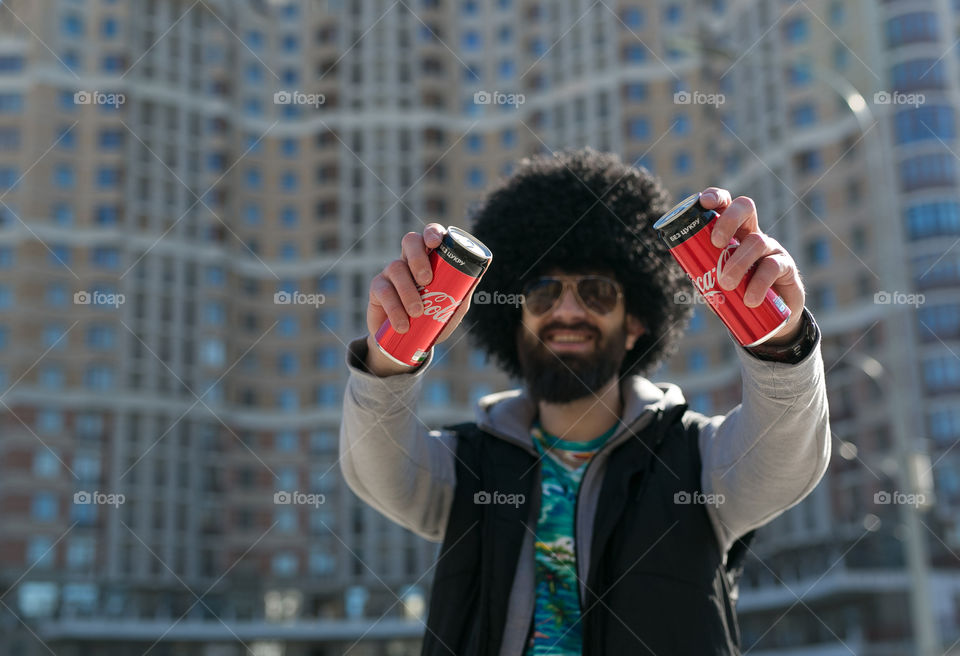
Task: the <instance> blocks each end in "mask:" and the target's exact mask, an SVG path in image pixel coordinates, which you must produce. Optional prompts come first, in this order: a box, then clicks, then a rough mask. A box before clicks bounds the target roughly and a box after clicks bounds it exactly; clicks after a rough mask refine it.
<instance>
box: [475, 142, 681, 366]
mask: <svg viewBox="0 0 960 656" xmlns="http://www.w3.org/2000/svg"><path fill="white" fill-rule="evenodd" d="M669 209H670V199H669V197H668V195H667V193H666V191H665V190H664V188H663V186H662V185H661V184H660V182H659V180H658V179H657V178H656V177H654V176H653V175H652V174H651V173H650V172H649V171H647V170H646V169H644V168H635V167H632V166H628V165H626V164H624V163H623V162H622V161H621V160H620V159H619V157H617V156H616V155H614V154H610V153H599V152H597V151H595V150H592V149H590V148H586V149H582V150H574V151H563V152H560V153H556V154H554V155H550V156H547V155H541V156H537V157H534V158H527V159H523V160H522V161H520V162H519V166H518V167H517V169H516V171H515V172H514V173H513V175H511V176H510V177H509V178H507V179H505V180H503V181H502V182H501V183H500V184H499V185H498V186H497V187H496V188H494V189H493V190H492V191H491V192H490V193H489V194H488V195H487V196H486V198H485V199H484V200H483V202H482V203H481V204H480V205H479V207H478V209H477V210H476V212H475V214H474V216H473V221H472V228H471V231H472V233H473V234H474V235H475V236H476V237H477V239H479V240H480V241H482V242H483V243H484V244H486V246H487V247H488V248H489V249H490V250H491V251H492V252H493V262H492V263H491V264H490V267H489V269H488V270H487V271H486V273H485V274H484V275H483V278H482V279H481V280H480V283H479V285H478V286H477V289H476V292H486V293H487V294H489V295H490V296H489V297H490V298H495V297H496V296H495V294H519V293H521V292H522V290H523V288H524V285H525V284H526V283H527V282H528V281H530V280H532V279H534V278H536V277H538V276H541V275H544V274H545V273H546V272H548V271H550V270H551V269H559V270H561V271H566V272H570V273H582V272H585V271H591V270H592V271H607V272H610V273H611V274H613V276H614V277H615V278H616V279H617V280H618V281H619V282H620V283H621V284H622V285H623V288H624V296H625V303H626V311H627V312H628V313H629V314H632V315H633V316H635V317H637V318H638V319H640V321H641V322H642V323H643V324H644V326H645V327H646V332H645V333H644V334H643V335H642V336H641V337H640V339H638V340H637V342H636V344H635V345H634V347H633V348H632V349H631V350H630V351H629V352H628V353H627V354H626V356H625V357H624V361H623V364H622V366H621V368H620V376H621V377H623V376H627V375H633V374H639V375H646V374H648V373H649V372H652V371H653V370H655V369H656V367H657V366H658V365H659V364H660V363H661V362H662V361H663V360H664V359H666V358H668V357H669V356H670V355H671V354H672V353H673V352H674V351H675V350H676V347H677V342H678V340H679V339H680V337H682V335H683V332H684V330H685V329H686V326H687V323H688V322H689V320H690V317H691V315H692V314H693V306H692V305H691V304H689V303H681V302H678V301H677V298H676V296H677V294H678V293H680V292H685V293H686V294H687V295H688V297H689V296H690V295H692V293H693V287H692V285H691V283H690V281H689V280H688V278H687V276H686V274H685V273H684V271H683V270H682V269H681V268H680V266H679V265H678V264H677V263H676V261H675V260H674V259H673V257H672V256H671V255H670V253H669V251H668V250H667V248H666V246H665V245H664V243H663V241H662V240H661V239H660V237H659V236H658V234H657V231H656V230H654V229H653V224H654V223H655V222H656V220H657V219H658V218H660V216H662V215H663V214H664V213H665V212H666V211H667V210H669ZM474 298H476V296H475V297H474ZM521 315H522V309H521V306H519V305H516V304H507V303H486V304H479V303H476V302H474V303H473V304H471V307H470V312H469V317H468V321H467V322H466V325H470V326H471V328H470V334H471V338H472V339H473V341H474V343H475V344H476V345H477V346H479V347H480V348H481V349H483V350H484V351H486V352H487V354H488V357H489V358H492V359H493V360H494V361H495V362H496V363H497V364H498V365H499V366H500V367H501V368H502V369H503V370H504V371H505V372H506V373H507V374H508V375H510V376H512V377H514V378H515V379H518V380H519V379H521V378H522V371H521V367H520V362H519V357H518V354H517V329H518V327H519V325H520V321H521Z"/></svg>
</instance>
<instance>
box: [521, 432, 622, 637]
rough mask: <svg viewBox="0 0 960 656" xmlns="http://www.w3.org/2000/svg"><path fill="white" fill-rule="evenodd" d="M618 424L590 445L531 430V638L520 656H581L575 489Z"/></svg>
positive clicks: (589, 443)
mask: <svg viewBox="0 0 960 656" xmlns="http://www.w3.org/2000/svg"><path fill="white" fill-rule="evenodd" d="M617 425H618V424H614V425H613V426H612V427H611V428H610V430H608V431H607V432H606V433H604V434H603V435H601V436H600V437H597V438H595V439H593V440H590V441H589V442H571V441H568V440H561V439H560V438H559V437H556V436H555V435H551V434H549V433H547V432H545V431H544V430H543V429H542V428H541V426H540V424H539V422H535V423H534V425H533V427H532V428H531V430H530V434H531V436H532V437H533V443H534V445H536V447H537V451H539V452H540V454H541V456H542V458H543V462H542V465H541V470H542V473H543V481H542V484H541V491H542V494H541V501H540V517H539V518H538V520H537V537H536V541H535V543H534V550H535V572H536V573H535V585H536V605H535V607H534V612H533V633H532V637H531V638H530V642H529V644H528V645H527V649H526V651H525V652H524V656H540V655H541V654H550V655H551V656H580V653H581V648H582V626H581V624H580V596H579V591H578V587H579V581H578V579H577V559H576V549H575V545H574V543H573V535H574V522H575V520H576V515H575V509H576V504H577V490H578V489H580V480H581V479H582V478H583V472H584V471H585V470H586V466H585V465H586V463H587V462H588V461H589V460H590V458H591V457H592V456H593V454H594V453H596V452H597V450H598V449H599V448H600V447H601V446H603V444H604V442H606V441H607V439H608V438H609V437H610V436H612V435H613V433H614V432H615V431H616V428H617Z"/></svg>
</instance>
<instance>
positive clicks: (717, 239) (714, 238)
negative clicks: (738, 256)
mask: <svg viewBox="0 0 960 656" xmlns="http://www.w3.org/2000/svg"><path fill="white" fill-rule="evenodd" d="M710 241H711V243H713V245H714V246H716V247H717V248H723V246H724V241H723V237H722V236H721V235H720V233H719V232H717V231H714V232H713V234H711V235H710Z"/></svg>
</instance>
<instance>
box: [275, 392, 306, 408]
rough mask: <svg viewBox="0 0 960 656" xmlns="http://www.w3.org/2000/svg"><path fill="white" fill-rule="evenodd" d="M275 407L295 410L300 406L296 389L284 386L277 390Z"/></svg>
mask: <svg viewBox="0 0 960 656" xmlns="http://www.w3.org/2000/svg"><path fill="white" fill-rule="evenodd" d="M276 402H277V407H278V408H280V409H281V410H296V409H297V408H298V407H299V406H300V397H299V395H298V394H297V390H295V389H290V388H284V389H281V390H280V391H278V392H277V400H276Z"/></svg>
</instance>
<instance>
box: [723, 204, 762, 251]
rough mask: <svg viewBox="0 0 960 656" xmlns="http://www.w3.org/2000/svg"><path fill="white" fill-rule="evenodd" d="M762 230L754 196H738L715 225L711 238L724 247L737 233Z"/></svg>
mask: <svg viewBox="0 0 960 656" xmlns="http://www.w3.org/2000/svg"><path fill="white" fill-rule="evenodd" d="M750 232H760V229H759V227H758V226H757V206H756V205H755V204H754V202H753V199H752V198H747V197H746V196H738V197H737V198H735V199H734V200H733V202H731V203H730V205H728V206H727V208H726V209H725V210H723V212H721V213H720V216H719V217H718V218H717V222H716V223H715V224H714V225H713V234H712V235H711V240H712V241H713V245H714V246H716V247H717V248H723V247H724V246H726V245H727V244H728V243H730V239H731V238H732V237H733V236H734V235H737V234H744V233H750Z"/></svg>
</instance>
